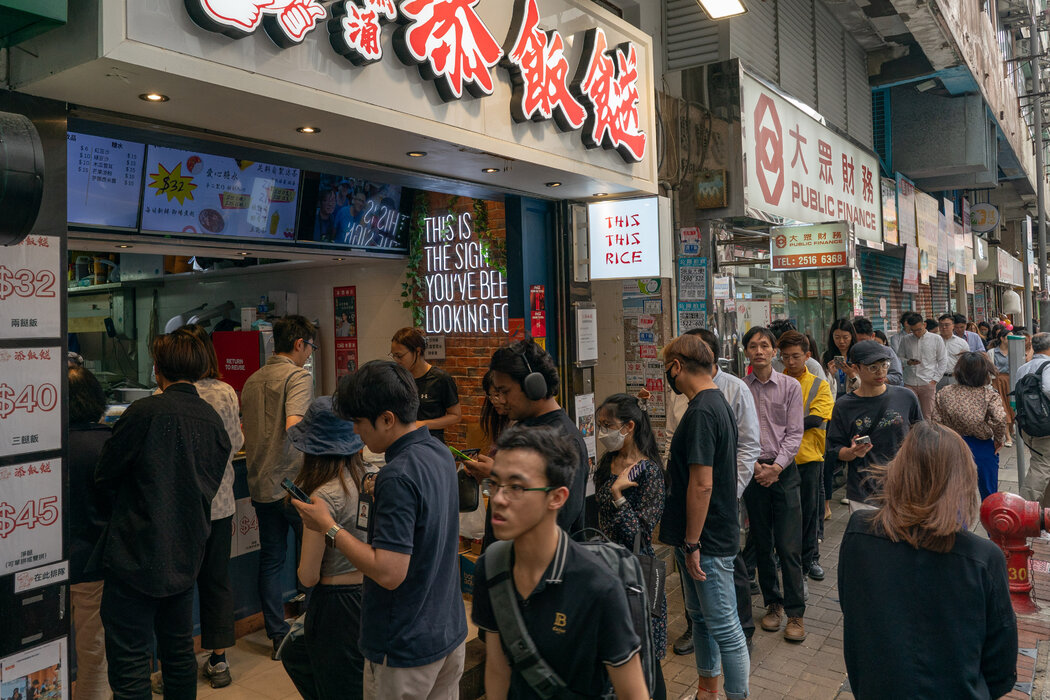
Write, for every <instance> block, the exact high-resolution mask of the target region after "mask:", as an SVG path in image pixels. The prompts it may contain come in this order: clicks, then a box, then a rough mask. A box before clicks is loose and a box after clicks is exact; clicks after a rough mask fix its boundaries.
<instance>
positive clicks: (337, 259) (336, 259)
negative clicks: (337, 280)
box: [332, 258, 346, 262]
mask: <svg viewBox="0 0 1050 700" xmlns="http://www.w3.org/2000/svg"><path fill="white" fill-rule="evenodd" d="M332 260H335V261H336V262H339V261H341V260H346V258H332Z"/></svg>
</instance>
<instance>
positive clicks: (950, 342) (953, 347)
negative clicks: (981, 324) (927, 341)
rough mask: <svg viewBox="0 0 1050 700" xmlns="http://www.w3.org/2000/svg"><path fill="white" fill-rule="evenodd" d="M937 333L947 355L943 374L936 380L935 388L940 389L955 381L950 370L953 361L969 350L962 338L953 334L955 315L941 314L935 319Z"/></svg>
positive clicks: (952, 370)
mask: <svg viewBox="0 0 1050 700" xmlns="http://www.w3.org/2000/svg"><path fill="white" fill-rule="evenodd" d="M964 325H965V324H964ZM937 333H938V335H940V336H941V340H943V341H944V352H945V354H946V355H947V362H946V363H945V365H944V376H942V377H941V378H940V379H938V380H937V389H938V390H940V389H943V388H944V387H946V386H948V385H949V384H954V383H955V377H954V376H952V372H954V371H955V363H956V362H958V361H959V358H960V357H962V356H963V354H965V353H967V352H969V351H970V346H969V345H968V344H967V343H966V340H965V339H964V338H960V337H959V336H958V335H956V334H955V317H954V316H953V315H952V314H941V316H940V318H938V319H937Z"/></svg>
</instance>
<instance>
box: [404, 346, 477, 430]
mask: <svg viewBox="0 0 1050 700" xmlns="http://www.w3.org/2000/svg"><path fill="white" fill-rule="evenodd" d="M426 349H427V339H426V338H425V337H424V336H423V333H422V332H421V331H420V330H419V329H418V328H402V329H401V330H399V331H398V332H397V333H394V337H393V338H391V339H390V359H392V360H393V361H394V362H396V363H397V364H399V365H401V366H402V367H404V368H405V369H407V370H408V371H409V372H410V373H411V374H412V377H413V379H415V380H416V389H418V390H419V411H418V412H417V413H416V422H417V423H419V425H421V426H422V425H425V426H426V427H428V428H430V434H431V435H433V436H434V437H436V438H437V439H438V440H440V441H441V442H444V441H445V428H449V427H452V426H453V425H455V424H456V423H459V422H460V421H461V420H463V407H462V406H460V404H459V389H457V388H456V380H455V379H453V378H452V375H450V374H449V373H448V372H446V371H445V370H443V369H439V368H437V367H435V366H434V365H432V364H430V363H429V362H427V361H426V360H425V359H424V357H423V355H424V353H425V352H426Z"/></svg>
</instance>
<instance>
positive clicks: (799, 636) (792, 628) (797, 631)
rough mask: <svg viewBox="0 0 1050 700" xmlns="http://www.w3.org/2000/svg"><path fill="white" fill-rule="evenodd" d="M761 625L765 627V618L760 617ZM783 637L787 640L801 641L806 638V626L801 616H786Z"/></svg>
mask: <svg viewBox="0 0 1050 700" xmlns="http://www.w3.org/2000/svg"><path fill="white" fill-rule="evenodd" d="M778 619H779V618H778ZM762 626H763V627H765V618H762ZM784 639H786V640H788V641H789V642H801V641H804V640H805V639H806V626H805V625H804V624H803V623H802V618H801V617H789V618H788V622H787V626H785V627H784Z"/></svg>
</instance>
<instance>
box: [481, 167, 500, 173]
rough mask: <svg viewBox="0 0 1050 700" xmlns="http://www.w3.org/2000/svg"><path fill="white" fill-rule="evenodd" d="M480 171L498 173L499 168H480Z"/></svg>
mask: <svg viewBox="0 0 1050 700" xmlns="http://www.w3.org/2000/svg"><path fill="white" fill-rule="evenodd" d="M481 172H483V173H498V172H499V168H482V169H481Z"/></svg>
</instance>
